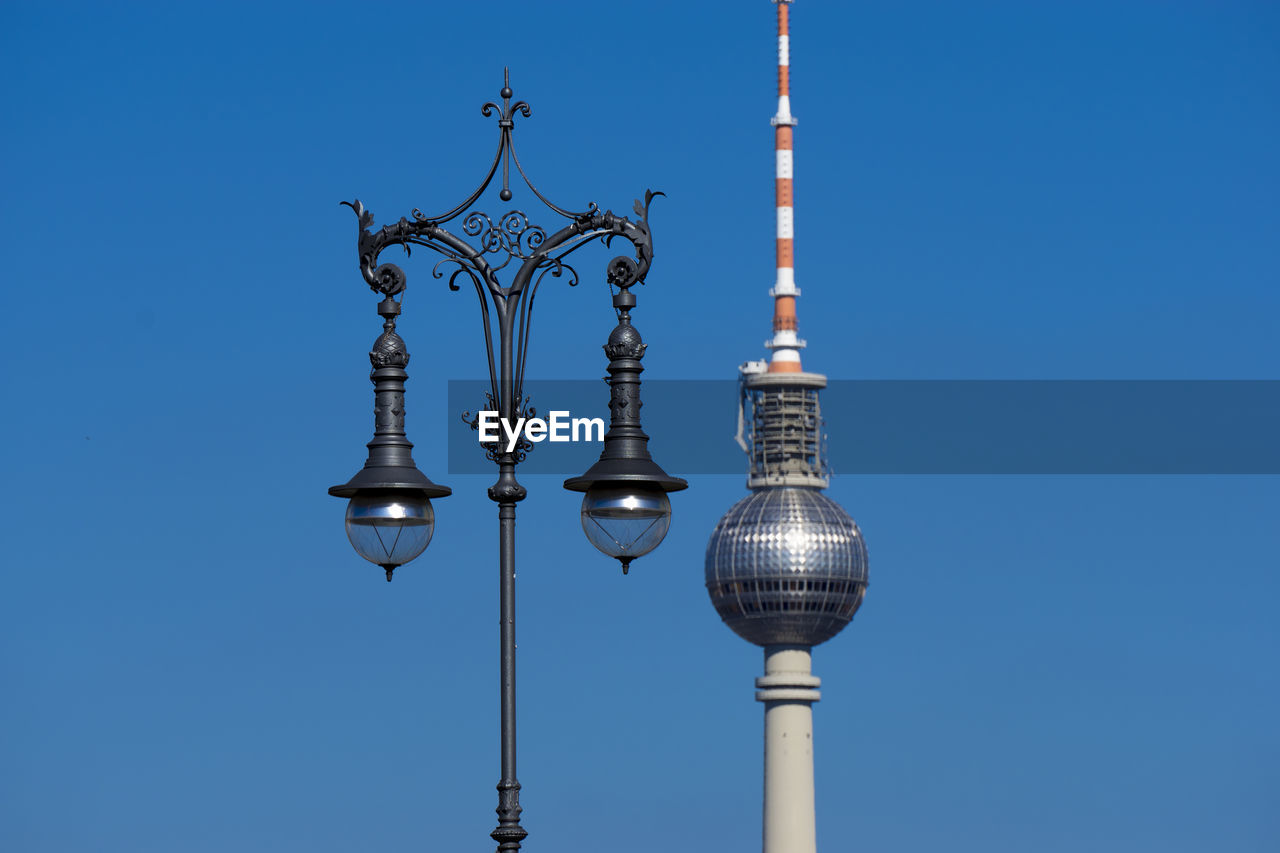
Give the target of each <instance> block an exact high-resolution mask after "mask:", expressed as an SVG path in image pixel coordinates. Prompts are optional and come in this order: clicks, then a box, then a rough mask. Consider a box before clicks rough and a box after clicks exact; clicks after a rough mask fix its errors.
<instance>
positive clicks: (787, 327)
mask: <svg viewBox="0 0 1280 853" xmlns="http://www.w3.org/2000/svg"><path fill="white" fill-rule="evenodd" d="M773 2H774V3H776V4H777V6H778V113H777V115H775V116H774V117H773V119H772V124H773V127H774V153H775V159H776V163H777V167H776V172H775V177H776V188H775V198H776V201H775V203H776V205H777V211H778V248H777V253H778V262H777V269H778V274H777V279H776V280H775V283H774V285H773V289H772V290H770V291H769V295H770V296H772V297H773V338H772V340H770V341H769V342H768V344H766V346H767V347H768V348H769V349H771V350H773V358H772V359H770V361H769V372H770V373H800V372H801V367H800V350H802V349H803V348H804V341H802V340H800V339H799V338H798V337H796V328H797V327H796V297H797V296H799V295H800V290H799V289H798V288H797V287H796V269H795V246H794V240H795V195H794V191H793V188H792V183H791V182H792V175H793V170H794V162H795V161H794V155H793V143H792V133H791V129H792V128H793V127H795V124H796V119H795V117H794V116H792V115H791V73H790V72H791V36H790V27H789V20H788V17H789V16H788V12H789V11H790V6H791V0H773Z"/></svg>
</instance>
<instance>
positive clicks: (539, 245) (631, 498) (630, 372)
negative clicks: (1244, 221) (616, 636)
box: [329, 75, 688, 851]
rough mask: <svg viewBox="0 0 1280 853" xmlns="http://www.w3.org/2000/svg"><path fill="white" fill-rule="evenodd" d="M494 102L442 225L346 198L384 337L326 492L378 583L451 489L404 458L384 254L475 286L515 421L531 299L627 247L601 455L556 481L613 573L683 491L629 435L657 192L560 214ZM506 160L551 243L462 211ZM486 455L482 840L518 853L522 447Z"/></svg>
mask: <svg viewBox="0 0 1280 853" xmlns="http://www.w3.org/2000/svg"><path fill="white" fill-rule="evenodd" d="M499 94H500V96H501V98H502V106H498V105H497V104H496V103H493V102H489V103H486V104H484V106H483V107H481V113H482V114H483V115H485V116H489V115H493V114H495V113H496V114H497V115H498V128H499V132H500V138H499V142H498V150H497V153H496V154H495V155H494V158H493V163H492V164H491V165H490V166H489V172H488V174H487V175H485V178H484V180H483V181H482V182H481V184H480V187H479V188H478V189H477V190H476V191H475V192H473V193H471V195H470V196H468V197H467V199H466V200H465V201H463V202H462V203H461V204H459V205H457V206H456V207H453V208H451V209H450V210H448V211H446V212H444V213H442V214H440V215H439V216H426V215H424V214H423V213H422V211H421V210H418V209H415V210H414V211H413V213H412V219H410V218H402V219H401V220H400V221H399V222H396V223H394V224H392V225H386V226H383V227H382V228H381V229H379V230H377V231H372V230H371V228H372V226H373V215H372V214H371V213H370V212H369V211H367V210H365V208H364V205H362V204H361V203H360V201H359V200H356V201H352V202H343V203H344V204H347V205H349V206H350V207H351V208H352V209H353V210H354V211H355V212H356V216H357V218H358V220H359V221H358V226H357V227H358V230H359V244H358V248H359V256H360V272H361V274H362V275H363V276H364V279H365V281H366V282H368V284H369V286H370V287H371V288H372V289H373V290H374V291H375V292H377V293H381V294H382V295H383V299H382V301H381V302H380V303H379V305H378V313H379V315H381V316H382V318H383V321H384V322H383V331H382V334H381V335H380V336H379V337H378V339H377V341H376V342H375V343H374V346H373V350H372V351H371V352H370V353H369V360H370V362H371V363H372V365H373V372H372V373H371V375H370V378H371V379H372V381H373V384H374V395H375V408H374V410H375V413H376V416H375V424H376V426H375V431H374V437H373V440H372V441H370V442H369V445H368V447H369V457H368V460H367V461H366V462H365V465H364V467H363V468H362V469H361V470H360V471H359V472H357V473H356V475H355V476H354V477H352V478H351V479H350V480H349V481H347V482H346V483H344V484H343V485H341V486H334V487H333V488H331V489H329V494H331V495H335V496H337V497H344V498H349V499H350V501H349V503H348V505H347V520H346V525H347V536H348V537H349V538H350V540H351V544H352V545H353V546H354V547H355V549H356V551H357V552H358V553H359V554H360V556H362V557H364V558H365V559H366V560H369V561H370V562H372V563H376V564H377V565H379V566H381V567H382V568H383V569H384V570H385V571H386V573H387V580H388V581H389V580H391V577H392V572H394V571H395V569H396V568H397V567H399V566H402V565H404V564H405V563H407V562H409V561H410V560H412V559H414V558H415V557H417V556H418V555H419V554H421V553H422V552H423V550H424V549H425V548H426V547H427V544H428V543H429V542H430V541H431V534H432V532H433V530H434V527H435V510H434V508H433V507H432V506H431V499H432V498H440V497H445V496H446V495H448V494H450V489H449V488H448V487H446V486H441V485H437V484H435V483H433V482H431V480H430V479H428V478H427V477H426V475H424V474H423V473H422V472H421V471H419V470H418V468H417V465H415V464H414V461H413V457H412V455H411V450H412V448H413V445H412V444H411V443H410V442H409V440H408V439H407V438H406V436H405V431H404V381H405V379H406V378H407V376H408V374H407V373H406V372H405V367H406V366H407V365H408V363H409V353H408V350H407V349H406V348H405V344H404V341H403V340H402V339H401V338H400V336H399V335H398V334H396V330H395V322H396V317H397V316H398V315H399V314H400V302H398V301H397V300H396V298H395V297H396V296H397V295H399V294H400V293H402V292H403V291H404V289H405V281H406V279H405V274H404V271H403V270H401V269H400V267H398V266H396V265H395V264H392V263H380V262H379V256H380V255H381V253H382V252H383V251H384V250H385V249H386V248H387V247H389V246H400V247H402V248H403V249H404V251H405V253H406V254H408V253H409V251H410V247H411V246H420V247H424V248H426V249H429V250H431V251H433V252H435V253H437V254H439V255H440V256H441V258H440V259H439V260H438V261H437V263H436V264H435V267H434V269H433V270H432V275H433V276H434V277H435V278H442V277H443V276H444V270H445V269H448V268H449V267H453V269H452V270H451V272H450V275H449V282H448V283H449V289H450V290H455V291H456V290H459V289H461V284H459V282H460V281H461V282H463V283H466V282H467V281H469V282H470V283H471V284H472V286H473V287H474V289H475V292H476V295H477V296H478V297H479V300H480V311H481V314H482V315H483V327H484V338H485V346H486V351H487V354H488V368H489V383H490V385H489V391H488V394H487V396H488V410H490V411H496V412H497V413H498V416H499V417H502V418H506V419H507V421H508V422H509V423H516V421H517V419H518V418H521V417H528V416H532V415H533V414H534V410H533V408H532V407H530V406H529V399H528V398H527V397H525V396H524V393H523V384H524V371H525V356H526V354H527V352H528V333H529V323H530V319H531V317H532V312H533V300H534V297H535V296H536V295H537V292H538V286H539V285H540V284H541V283H542V280H543V278H545V277H546V276H547V275H550V276H551V277H552V278H565V277H567V280H568V283H569V284H570V285H571V286H572V285H576V284H577V283H578V274H577V271H576V270H574V269H573V267H571V266H570V265H569V264H568V263H566V262H565V258H566V257H567V256H568V255H570V254H572V253H573V252H576V251H577V250H578V249H580V248H582V247H583V246H586V245H588V244H589V243H593V242H595V241H597V240H600V241H602V242H603V243H604V244H605V245H609V244H610V243H611V242H612V241H613V240H614V239H615V238H619V237H621V238H623V239H625V240H627V241H628V242H630V243H631V244H632V246H633V247H634V250H635V256H634V258H632V257H627V256H625V255H623V256H619V257H616V258H614V259H613V260H611V261H609V263H608V265H607V267H606V275H605V277H606V279H607V281H608V283H609V285H610V290H611V291H612V292H613V306H614V309H615V310H616V312H617V316H618V325H617V327H616V328H614V330H613V332H612V334H610V336H609V341H608V343H607V344H606V345H605V347H604V349H605V354H606V355H607V356H608V357H609V368H608V370H609V378H608V379H607V380H606V381H607V382H608V383H609V386H610V401H609V408H610V413H611V418H610V427H609V431H608V433H607V434H606V435H605V437H604V450H603V452H602V453H601V454H600V460H599V461H598V462H596V463H595V464H594V465H592V466H591V467H590V468H589V469H588V470H587V471H586V472H585V473H583V474H582V475H581V476H578V477H573V478H570V479H568V480H566V481H565V483H564V486H565V488H566V489H570V490H572V491H579V492H585V494H584V496H583V501H582V526H583V530H584V531H585V532H586V534H587V538H588V539H589V540H590V541H591V543H592V544H593V545H595V546H596V547H597V548H598V549H600V550H601V551H603V552H604V553H606V554H608V555H609V556H611V557H615V558H617V559H618V560H619V561H620V562H621V563H622V568H623V571H624V572H625V571H626V570H627V568H628V567H629V566H630V564H631V561H632V560H634V559H636V558H637V557H640V556H643V555H644V554H647V553H649V552H650V551H652V550H653V549H654V548H656V547H657V546H658V544H659V543H661V542H662V539H663V537H665V536H666V533H667V529H668V528H669V527H670V523H671V503H670V501H669V500H668V499H667V492H674V491H679V490H681V489H684V488H686V487H687V486H688V484H687V483H686V482H685V481H684V480H682V479H680V478H678V477H672V476H670V475H668V474H667V473H666V472H665V471H663V470H662V468H661V467H659V466H658V464H657V463H655V462H654V461H653V459H652V458H651V457H650V455H649V451H648V447H647V443H648V440H649V437H648V436H647V435H645V433H644V431H643V430H642V429H641V427H640V373H641V371H642V370H643V369H644V368H643V367H642V366H641V364H640V360H641V358H642V357H643V355H644V350H645V344H644V342H643V341H642V340H641V338H640V333H639V332H638V331H636V329H635V327H634V326H632V325H631V310H632V309H633V308H634V307H635V305H636V297H635V294H634V293H633V292H632V290H631V288H632V287H634V286H635V285H636V284H641V283H643V282H644V279H645V275H646V274H647V273H648V272H649V266H650V264H651V263H652V261H653V239H652V235H651V234H650V232H649V222H648V219H649V205H650V203H651V202H652V201H653V198H654V197H655V196H656V195H658V194H657V193H653V192H646V193H645V197H644V202H643V203H641V202H640V201H636V203H635V205H634V208H633V210H634V211H635V214H636V217H637V219H636V220H635V221H634V222H633V221H631V220H630V219H628V218H626V217H625V216H617V215H615V214H614V213H613V212H612V211H608V210H606V211H604V212H601V211H600V210H599V209H598V208H597V207H596V205H595V204H591V205H589V206H588V208H587V209H586V210H585V211H582V212H572V211H568V210H565V209H563V208H561V207H557V206H556V205H555V204H553V203H552V202H551V201H550V200H548V199H547V198H546V196H544V195H542V193H540V192H539V191H538V190H537V189H536V188H535V187H534V186H533V184H532V182H530V180H529V178H528V176H527V175H526V174H525V172H524V168H523V167H522V166H521V165H520V160H519V158H518V157H517V156H516V153H515V149H514V148H513V147H512V141H511V136H512V131H513V129H514V128H515V116H516V114H517V113H518V114H520V115H521V116H523V117H525V118H528V117H529V115H530V114H531V110H530V108H529V105H528V104H527V103H525V102H524V101H516V102H515V103H512V101H511V97H512V92H511V87H510V79H509V77H508V76H505V75H504V80H503V87H502V91H501V92H500V93H499ZM513 163H514V164H515V167H516V171H517V172H518V173H519V175H520V177H521V178H522V179H523V180H524V182H525V184H526V185H527V186H528V187H529V189H530V191H532V192H533V194H534V195H535V196H537V198H538V200H539V201H541V202H542V203H543V204H544V205H546V206H547V207H548V208H550V209H551V211H552V212H554V213H555V214H557V215H559V216H561V217H563V218H564V219H566V220H568V222H567V224H565V225H564V226H563V227H562V228H560V230H558V231H556V232H554V233H552V234H550V235H548V234H547V232H546V231H545V230H544V229H543V228H541V227H540V226H538V225H534V224H531V223H530V222H529V218H528V216H526V215H525V214H524V213H523V212H522V211H519V210H511V211H508V212H507V213H504V214H503V215H502V216H500V217H498V218H497V219H496V221H495V220H494V219H491V218H490V217H489V216H488V215H486V214H484V213H482V212H480V211H478V210H469V211H468V209H469V208H470V207H471V205H472V204H473V203H474V202H475V201H476V200H477V199H479V198H480V196H481V195H482V194H483V193H484V191H485V190H486V189H487V188H488V187H489V185H490V183H492V181H493V179H494V177H495V176H496V175H497V174H498V169H499V167H501V170H502V189H501V190H500V191H499V193H498V197H499V198H500V199H501V200H502V201H503V202H507V201H510V200H511V197H512V192H511V189H510V173H511V169H510V167H511V164H513ZM464 213H465V215H464ZM460 216H461V217H462V232H463V234H464V235H466V236H467V237H471V238H475V245H474V246H473V245H471V244H469V243H467V242H465V241H464V240H463V239H461V238H460V237H458V236H455V235H454V234H453V233H451V232H449V231H448V230H446V228H445V227H444V226H445V224H446V223H449V222H452V221H453V220H455V219H457V218H458V217H460ZM508 265H516V270H515V273H514V274H513V275H512V276H511V281H510V284H507V285H505V286H504V285H502V284H501V283H500V281H499V279H498V274H499V272H501V271H502V270H503V269H504V268H506V267H507V266H508ZM495 327H496V328H495ZM495 338H496V344H497V346H496V350H495ZM464 417H469V416H464ZM472 426H473V427H474V426H475V421H474V420H473V421H472ZM485 447H486V449H485V453H486V455H487V456H488V458H489V459H491V460H492V461H493V462H494V463H496V464H497V467H498V479H497V482H495V483H494V484H493V485H492V486H490V487H489V498H490V499H491V500H493V501H494V502H495V503H497V504H498V531H499V538H500V558H499V613H500V619H499V623H500V629H499V632H500V637H499V640H500V655H499V658H500V659H499V670H500V679H501V729H502V750H501V751H502V776H501V779H500V781H499V782H498V808H497V812H498V827H497V828H496V829H495V830H494V831H493V832H492V833H490V836H491V837H492V838H493V839H494V840H495V841H497V842H498V850H499V851H515V850H519V849H520V842H521V841H523V840H524V838H525V837H526V836H527V834H528V833H527V832H526V831H525V830H524V828H523V827H521V826H520V812H521V808H520V798H519V792H520V783H519V782H518V781H517V780H516V725H515V517H516V503H517V502H519V501H521V500H523V499H524V497H525V494H526V492H525V488H524V487H523V486H522V485H520V483H519V482H517V481H516V476H515V470H516V465H517V464H518V463H519V462H521V461H522V460H523V459H524V458H525V454H526V453H527V452H528V451H529V450H530V449H531V448H532V444H531V443H529V442H528V441H525V440H522V441H520V442H518V443H517V444H516V445H515V446H514V447H513V448H511V449H510V450H507V449H506V446H505V445H504V444H503V443H502V442H496V443H492V444H488V445H486V446H485Z"/></svg>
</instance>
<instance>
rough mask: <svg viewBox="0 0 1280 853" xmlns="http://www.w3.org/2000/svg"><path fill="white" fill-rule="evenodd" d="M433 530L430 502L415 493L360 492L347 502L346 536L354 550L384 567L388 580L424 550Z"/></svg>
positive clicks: (434, 527)
mask: <svg viewBox="0 0 1280 853" xmlns="http://www.w3.org/2000/svg"><path fill="white" fill-rule="evenodd" d="M435 529H436V513H435V510H434V509H432V508H431V501H430V500H429V499H428V498H426V497H425V496H423V495H421V494H418V493H415V492H386V493H382V494H378V493H374V494H359V495H356V496H355V497H353V498H352V499H351V502H350V503H348V504H347V538H348V539H350V540H351V547H353V548H355V549H356V553H357V554H359V555H360V556H361V557H364V558H365V559H366V560H368V561H369V562H371V563H376V564H377V565H379V566H381V567H382V568H384V569H386V570H387V580H391V573H392V571H394V570H395V568H396V567H397V566H402V565H404V564H405V563H407V562H409V561H410V560H412V559H413V558H414V557H416V556H418V555H419V554H421V553H422V552H423V551H425V550H426V548H427V544H428V543H429V542H430V541H431V534H432V533H434V532H435Z"/></svg>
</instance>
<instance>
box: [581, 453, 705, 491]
mask: <svg viewBox="0 0 1280 853" xmlns="http://www.w3.org/2000/svg"><path fill="white" fill-rule="evenodd" d="M597 483H617V484H619V485H622V484H628V485H629V484H633V483H634V484H640V485H649V486H654V487H656V488H659V489H662V491H664V492H678V491H680V490H682V489H687V488H689V483H688V481H686V480H682V479H680V478H679V477H672V476H671V475H670V474H668V473H667V472H666V471H663V470H662V468H661V467H660V466H659V465H658V463H657V462H654V461H653V460H652V459H648V458H643V459H618V458H614V459H601V460H599V461H598V462H596V464H594V465H592V466H591V467H590V468H588V469H587V470H586V472H585V473H583V474H579V475H578V476H577V477H570V478H569V479H567V480H565V481H564V487H565V488H566V489H568V490H569V491H571V492H585V491H586V490H587V489H589V488H591V487H592V486H594V485H596V484H597Z"/></svg>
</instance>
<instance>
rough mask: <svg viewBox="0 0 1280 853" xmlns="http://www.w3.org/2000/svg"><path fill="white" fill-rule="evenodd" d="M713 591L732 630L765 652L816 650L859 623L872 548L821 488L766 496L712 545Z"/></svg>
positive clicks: (727, 518) (748, 505) (728, 522)
mask: <svg viewBox="0 0 1280 853" xmlns="http://www.w3.org/2000/svg"><path fill="white" fill-rule="evenodd" d="M706 582H707V592H708V593H709V594H710V595H711V603H712V604H713V605H715V608H716V612H717V613H719V614H720V618H721V619H723V620H724V622H725V624H726V625H728V626H729V627H730V628H732V629H733V630H734V631H735V632H736V633H737V634H738V636H740V637H742V638H743V639H744V640H748V641H749V642H752V643H755V644H756V645H760V646H769V645H779V644H796V645H804V646H816V645H817V644H819V643H822V642H825V641H827V640H829V639H831V638H832V637H834V636H835V635H836V634H838V633H839V632H840V631H841V630H842V629H843V628H844V626H846V625H848V624H849V622H850V620H852V619H853V614H854V613H856V612H857V610H858V607H859V606H860V605H861V604H862V597H863V594H864V593H865V592H866V588H867V549H866V545H865V543H864V542H863V539H862V532H861V531H860V530H858V525H857V524H855V523H854V521H853V519H852V518H850V517H849V514H848V513H847V512H845V511H844V509H843V508H842V507H841V506H840V505H839V504H838V503H836V502H835V501H833V500H832V499H831V498H829V497H827V496H826V495H824V494H822V493H821V492H820V491H818V490H817V489H809V488H800V487H787V488H769V489H760V490H758V491H755V492H753V493H752V494H750V495H748V496H747V497H745V498H743V499H742V500H740V501H738V502H737V503H736V504H734V505H733V506H732V507H731V508H730V509H729V511H728V512H727V513H725V514H724V517H723V518H721V519H720V522H719V524H717V525H716V528H715V530H714V531H713V532H712V534H711V540H710V541H709V542H708V543H707V559H706Z"/></svg>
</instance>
